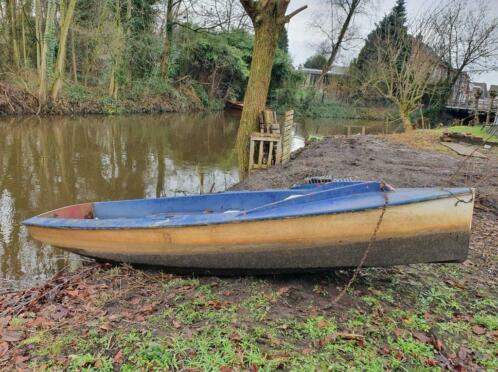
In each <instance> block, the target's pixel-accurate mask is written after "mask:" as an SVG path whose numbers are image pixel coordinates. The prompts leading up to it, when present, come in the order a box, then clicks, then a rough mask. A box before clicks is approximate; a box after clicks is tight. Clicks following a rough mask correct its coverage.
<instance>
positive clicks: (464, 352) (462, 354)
mask: <svg viewBox="0 0 498 372" xmlns="http://www.w3.org/2000/svg"><path fill="white" fill-rule="evenodd" d="M470 354H472V351H471V350H470V349H469V348H466V347H465V346H461V347H460V349H458V358H460V359H461V360H466V359H467V358H468V356H469V355H470Z"/></svg>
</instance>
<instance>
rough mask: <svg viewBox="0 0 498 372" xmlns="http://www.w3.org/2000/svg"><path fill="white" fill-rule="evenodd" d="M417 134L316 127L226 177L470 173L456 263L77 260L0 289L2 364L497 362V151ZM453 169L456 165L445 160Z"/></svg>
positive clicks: (284, 181) (203, 366) (448, 179)
mask: <svg viewBox="0 0 498 372" xmlns="http://www.w3.org/2000/svg"><path fill="white" fill-rule="evenodd" d="M438 146H439V145H438V144H437V136H434V135H433V134H427V133H423V132H417V133H416V134H411V135H399V136H389V137H388V138H383V137H371V136H366V137H351V138H332V139H325V140H324V141H322V142H319V143H313V144H311V145H310V146H308V147H307V148H305V149H304V150H303V151H301V152H300V153H299V154H298V155H297V156H296V158H295V159H294V160H292V161H291V162H289V163H288V164H286V165H284V166H281V167H280V166H279V167H275V168H273V169H271V170H270V171H262V172H258V173H254V174H252V175H251V177H250V178H249V179H247V180H246V181H244V182H243V183H241V184H240V185H238V186H237V188H246V189H260V188H269V187H285V186H290V185H292V184H294V183H298V182H302V181H303V180H304V178H305V177H306V176H310V175H313V176H316V175H333V176H334V177H337V178H346V177H354V178H358V179H379V178H380V179H383V180H384V181H386V182H388V183H391V184H392V185H394V186H398V187H400V186H429V185H445V186H446V185H469V186H475V185H476V184H479V185H478V191H479V203H477V204H476V206H477V208H476V213H475V216H474V225H473V232H472V237H471V247H470V248H471V249H470V255H469V259H468V260H467V261H465V262H464V263H463V264H436V265H411V266H401V267H393V268H386V269H376V268H370V269H364V270H362V271H361V273H360V275H359V277H358V278H357V280H356V281H355V282H354V283H353V285H352V287H351V289H350V290H348V291H347V293H346V295H345V296H344V297H343V298H342V299H341V301H339V302H338V303H334V299H336V297H337V295H338V293H340V291H341V290H342V289H343V288H344V287H345V286H346V285H347V283H348V282H349V281H350V279H351V277H352V271H347V270H340V271H330V272H326V273H321V274H313V275H286V276H272V277H242V278H237V277H234V278H218V277H199V278H193V277H185V276H175V275H170V274H167V273H163V272H158V271H151V270H147V271H143V270H137V269H133V268H129V267H126V266H123V267H111V266H110V265H96V264H92V265H87V266H85V267H83V268H81V269H79V270H77V271H75V272H72V273H69V272H63V273H60V274H59V275H57V276H56V277H54V278H53V279H52V280H51V281H49V282H47V283H46V284H45V285H42V286H39V287H36V288H31V289H27V290H24V291H20V292H14V293H9V294H4V295H3V297H1V298H0V368H3V369H7V370H13V369H16V368H17V369H38V370H43V369H48V368H53V369H59V370H61V369H70V370H103V371H113V370H122V371H132V370H137V369H139V370H189V371H200V370H210V371H211V370H213V371H214V370H216V371H225V372H227V371H238V370H251V371H259V370H261V371H269V370H296V371H301V370H326V369H332V370H352V369H355V370H377V371H382V370H441V369H448V370H458V371H462V370H475V371H478V370H496V369H498V355H497V353H498V349H497V348H496V345H497V341H498V315H497V314H498V290H497V278H498V271H497V260H498V244H497V241H498V238H497V237H498V223H497V214H496V210H497V200H498V196H497V193H498V190H497V182H498V160H497V159H498V157H497V156H496V153H494V152H492V153H491V154H490V160H480V159H470V160H468V161H466V162H465V163H463V165H462V163H461V162H462V160H463V158H461V157H458V156H456V155H453V154H451V153H449V152H447V151H446V149H445V148H442V147H441V148H439V147H438ZM457 170H459V172H458V173H457V174H456V175H454V174H455V172H456V171H457Z"/></svg>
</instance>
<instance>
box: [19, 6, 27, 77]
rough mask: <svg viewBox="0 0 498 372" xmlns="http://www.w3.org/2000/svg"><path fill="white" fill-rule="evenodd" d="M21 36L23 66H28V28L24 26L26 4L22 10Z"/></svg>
mask: <svg viewBox="0 0 498 372" xmlns="http://www.w3.org/2000/svg"><path fill="white" fill-rule="evenodd" d="M21 38H22V59H23V67H24V68H28V55H27V53H26V30H25V27H24V4H23V6H22V12H21Z"/></svg>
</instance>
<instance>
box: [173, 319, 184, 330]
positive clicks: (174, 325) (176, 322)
mask: <svg viewBox="0 0 498 372" xmlns="http://www.w3.org/2000/svg"><path fill="white" fill-rule="evenodd" d="M172 323H173V327H175V328H176V329H178V328H181V326H182V324H181V323H180V322H179V321H178V320H173V321H172Z"/></svg>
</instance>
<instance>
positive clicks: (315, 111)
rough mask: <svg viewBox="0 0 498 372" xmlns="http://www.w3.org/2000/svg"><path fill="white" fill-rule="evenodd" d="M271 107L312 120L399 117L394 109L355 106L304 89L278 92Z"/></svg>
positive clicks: (272, 97)
mask: <svg viewBox="0 0 498 372" xmlns="http://www.w3.org/2000/svg"><path fill="white" fill-rule="evenodd" d="M269 105H270V106H271V107H272V108H273V109H274V110H276V111H277V112H278V113H281V114H283V113H284V112H285V111H288V110H294V112H295V114H296V116H300V117H311V118H331V119H364V120H384V119H385V118H386V115H389V116H392V117H394V116H397V113H396V110H394V109H393V108H392V107H388V106H382V105H378V106H362V105H359V104H358V105H355V104H351V103H346V102H343V101H341V100H339V99H335V98H332V97H329V96H324V97H322V95H321V93H320V92H319V91H317V90H315V89H310V88H302V87H294V88H284V89H279V90H276V91H275V92H274V93H273V95H271V97H270V99H269Z"/></svg>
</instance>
